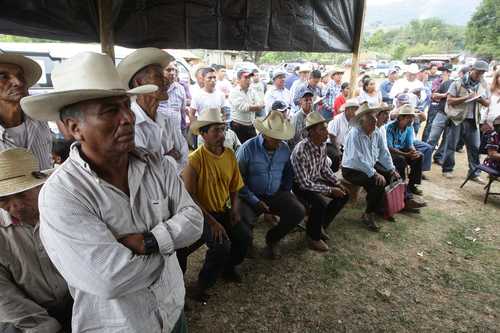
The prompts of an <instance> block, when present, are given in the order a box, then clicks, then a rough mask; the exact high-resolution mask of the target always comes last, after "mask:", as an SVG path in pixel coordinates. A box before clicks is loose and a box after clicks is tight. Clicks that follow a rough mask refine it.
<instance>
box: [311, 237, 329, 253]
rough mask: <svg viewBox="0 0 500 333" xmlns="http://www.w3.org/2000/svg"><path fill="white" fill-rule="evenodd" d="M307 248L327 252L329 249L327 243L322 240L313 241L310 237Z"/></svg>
mask: <svg viewBox="0 0 500 333" xmlns="http://www.w3.org/2000/svg"><path fill="white" fill-rule="evenodd" d="M309 248H310V249H311V250H314V251H317V252H327V251H328V250H330V248H329V247H328V245H326V243H325V242H323V241H322V240H319V241H315V240H312V239H309Z"/></svg>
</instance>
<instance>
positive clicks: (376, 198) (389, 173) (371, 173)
mask: <svg viewBox="0 0 500 333" xmlns="http://www.w3.org/2000/svg"><path fill="white" fill-rule="evenodd" d="M378 111H380V108H370V107H369V106H368V103H362V104H361V105H360V107H359V109H358V111H357V112H356V115H355V116H354V118H353V120H352V123H353V127H352V128H351V130H350V131H349V133H348V134H347V138H346V140H345V145H344V154H343V156H342V176H343V177H344V179H346V180H347V181H349V182H351V183H352V184H355V185H358V186H362V187H363V188H364V189H365V191H366V193H367V195H366V210H365V213H364V214H363V217H362V221H363V222H364V223H365V224H366V226H367V227H368V229H369V230H371V231H379V229H380V228H379V226H378V225H377V223H376V222H375V215H376V214H377V213H381V212H382V209H383V199H384V189H385V185H386V184H387V183H388V182H389V181H390V179H391V178H392V177H396V178H399V177H400V176H399V174H398V173H397V172H396V168H395V167H394V164H393V163H392V159H391V154H390V153H389V150H388V149H387V143H386V140H384V138H383V137H382V135H381V131H378V130H376V128H377V127H376V125H377V118H376V116H375V115H376V114H377V112H378ZM375 165H377V168H376V167H375Z"/></svg>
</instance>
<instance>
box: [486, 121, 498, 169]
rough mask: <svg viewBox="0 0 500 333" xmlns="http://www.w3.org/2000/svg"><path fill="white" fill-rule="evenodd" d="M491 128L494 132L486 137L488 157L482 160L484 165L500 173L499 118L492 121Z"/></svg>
mask: <svg viewBox="0 0 500 333" xmlns="http://www.w3.org/2000/svg"><path fill="white" fill-rule="evenodd" d="M493 128H494V131H492V132H491V133H490V134H489V135H488V140H487V142H486V147H485V148H486V150H487V151H488V157H487V158H486V159H485V160H484V165H486V166H488V167H490V168H492V169H493V170H495V171H496V172H497V173H500V116H499V117H497V118H496V119H495V120H494V121H493Z"/></svg>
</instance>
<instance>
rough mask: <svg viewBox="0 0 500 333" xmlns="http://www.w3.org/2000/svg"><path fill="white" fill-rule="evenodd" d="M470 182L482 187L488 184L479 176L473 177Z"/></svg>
mask: <svg viewBox="0 0 500 333" xmlns="http://www.w3.org/2000/svg"><path fill="white" fill-rule="evenodd" d="M470 180H471V181H473V182H475V183H478V184H481V185H486V182H485V181H484V180H483V179H482V178H481V177H479V176H475V177H472V178H471V179H470Z"/></svg>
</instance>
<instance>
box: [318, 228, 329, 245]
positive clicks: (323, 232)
mask: <svg viewBox="0 0 500 333" xmlns="http://www.w3.org/2000/svg"><path fill="white" fill-rule="evenodd" d="M320 237H321V240H322V241H324V242H328V241H329V240H330V235H329V234H328V232H327V231H326V229H325V228H323V227H321V235H320Z"/></svg>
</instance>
